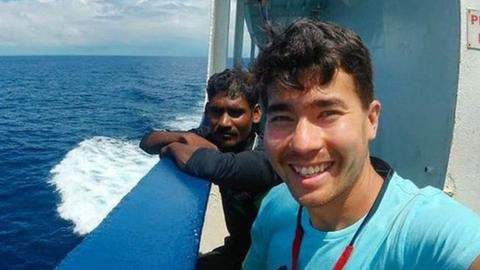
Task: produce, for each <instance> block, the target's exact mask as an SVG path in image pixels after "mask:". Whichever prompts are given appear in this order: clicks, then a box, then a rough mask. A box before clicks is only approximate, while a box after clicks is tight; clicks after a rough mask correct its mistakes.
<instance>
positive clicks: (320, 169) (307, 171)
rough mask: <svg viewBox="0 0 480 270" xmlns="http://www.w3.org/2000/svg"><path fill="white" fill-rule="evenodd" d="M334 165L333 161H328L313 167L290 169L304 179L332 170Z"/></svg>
mask: <svg viewBox="0 0 480 270" xmlns="http://www.w3.org/2000/svg"><path fill="white" fill-rule="evenodd" d="M333 163H334V162H333V161H328V162H322V163H319V164H312V165H290V167H291V168H292V169H293V170H294V171H295V172H296V173H297V174H299V175H300V176H302V177H313V176H316V175H319V174H321V173H324V172H325V171H327V170H328V169H330V168H331V167H332V165H333Z"/></svg>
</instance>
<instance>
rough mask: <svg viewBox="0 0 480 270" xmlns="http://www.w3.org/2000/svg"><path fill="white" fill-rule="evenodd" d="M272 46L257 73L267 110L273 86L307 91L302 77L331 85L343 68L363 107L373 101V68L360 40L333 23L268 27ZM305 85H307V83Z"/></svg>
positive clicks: (307, 21)
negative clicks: (269, 87) (280, 28)
mask: <svg viewBox="0 0 480 270" xmlns="http://www.w3.org/2000/svg"><path fill="white" fill-rule="evenodd" d="M266 32H267V35H268V38H269V42H268V43H267V44H266V46H265V47H264V49H263V50H262V51H261V52H260V53H259V55H258V57H257V59H256V61H255V63H254V66H253V72H254V74H255V78H256V81H257V87H258V88H259V91H261V98H262V102H263V104H264V105H265V106H266V105H267V101H268V97H267V89H268V86H270V85H271V84H272V83H276V84H279V85H280V86H282V87H288V88H292V89H298V90H304V88H305V87H304V85H303V84H302V81H301V80H302V76H308V77H307V78H308V79H309V80H311V79H315V80H318V81H316V82H315V83H319V84H320V85H323V84H326V83H329V82H330V81H331V79H332V77H333V75H334V74H335V71H336V70H337V69H339V68H341V69H342V70H343V71H345V72H346V73H347V74H349V75H351V76H352V77H353V80H354V82H355V86H356V92H357V94H358V97H359V98H360V100H361V103H362V106H363V107H364V108H368V107H369V105H370V103H371V102H372V101H373V80H372V64H371V60H370V54H369V52H368V49H367V48H366V47H365V46H364V45H363V43H362V41H361V39H360V37H359V36H358V35H357V34H355V33H354V32H352V31H351V30H348V29H346V28H343V27H340V26H338V25H335V24H333V23H327V22H321V21H314V20H311V19H301V20H298V21H295V22H293V23H292V24H290V25H289V26H288V27H287V28H286V29H285V30H284V31H281V30H278V29H275V28H274V27H272V26H271V25H267V26H266ZM303 83H305V81H303Z"/></svg>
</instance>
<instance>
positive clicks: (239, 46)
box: [233, 0, 245, 69]
mask: <svg viewBox="0 0 480 270" xmlns="http://www.w3.org/2000/svg"><path fill="white" fill-rule="evenodd" d="M244 21H245V4H244V1H243V0H237V11H236V15H235V38H234V41H233V42H234V43H233V67H234V68H238V69H240V68H242V51H243V24H244Z"/></svg>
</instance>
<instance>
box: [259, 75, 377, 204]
mask: <svg viewBox="0 0 480 270" xmlns="http://www.w3.org/2000/svg"><path fill="white" fill-rule="evenodd" d="M305 86H306V89H305V90H304V91H298V90H292V89H284V88H281V87H278V88H277V89H274V87H276V86H271V87H270V88H269V89H268V105H267V123H266V127H265V138H264V143H265V148H266V150H267V152H268V154H269V156H270V159H271V162H272V165H273V167H274V168H275V170H276V171H277V173H278V174H279V175H280V176H281V177H282V179H284V181H285V182H286V184H287V185H288V187H289V189H290V192H291V193H292V194H293V196H294V197H295V199H296V200H297V201H298V202H299V203H300V204H302V205H304V206H306V207H316V206H324V205H326V204H328V203H330V202H333V201H334V200H335V199H340V198H345V197H348V194H349V193H350V191H352V190H353V187H354V185H355V183H356V182H357V181H358V179H361V178H362V177H366V175H365V174H366V172H367V171H368V170H366V168H367V164H368V162H369V161H368V160H369V154H368V142H369V140H371V139H373V138H374V137H375V136H376V129H377V124H378V116H379V113H380V103H379V102H378V101H373V102H372V103H371V104H370V107H369V108H368V109H367V110H366V109H364V108H363V107H362V105H361V102H360V99H359V97H358V96H357V94H356V92H355V84H354V81H353V79H352V77H351V76H350V75H348V74H347V73H345V72H344V71H342V70H341V69H340V70H338V71H337V72H336V74H335V75H334V77H333V78H332V80H331V82H330V83H328V84H326V85H308V82H307V83H306V84H305Z"/></svg>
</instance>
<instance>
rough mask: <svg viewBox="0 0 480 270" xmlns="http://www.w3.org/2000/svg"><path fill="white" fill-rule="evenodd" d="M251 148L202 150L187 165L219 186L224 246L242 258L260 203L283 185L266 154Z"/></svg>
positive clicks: (249, 240) (198, 174) (187, 167)
mask: <svg viewBox="0 0 480 270" xmlns="http://www.w3.org/2000/svg"><path fill="white" fill-rule="evenodd" d="M252 144H253V143H249V144H248V146H246V150H245V151H242V152H238V153H230V152H226V153H223V152H220V151H217V150H213V149H206V148H201V149H198V150H197V151H195V152H194V153H193V155H192V156H191V157H190V159H189V160H188V161H187V164H186V170H187V171H188V172H189V173H191V174H193V175H196V176H199V177H201V178H204V179H206V180H209V181H211V182H213V183H215V184H217V185H218V186H219V188H220V193H221V196H222V204H223V212H224V215H225V222H226V225H227V229H228V232H229V233H230V236H229V237H227V239H226V240H225V246H226V247H227V248H229V249H230V250H231V251H232V252H235V253H236V254H238V255H239V256H245V255H246V253H247V251H248V248H249V247H250V243H251V239H250V229H251V227H252V224H253V221H254V220H255V217H256V216H257V213H258V207H259V204H260V201H261V199H262V198H263V196H264V195H265V194H266V193H267V192H268V191H269V190H270V189H271V188H272V187H273V186H275V185H277V184H279V183H280V182H281V180H280V178H279V177H278V176H277V174H276V173H275V172H274V170H273V168H272V166H271V165H270V162H269V161H268V158H267V156H266V154H265V152H263V151H261V150H250V149H252Z"/></svg>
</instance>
